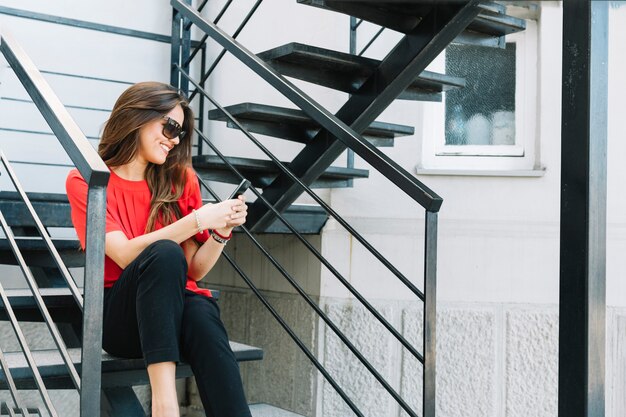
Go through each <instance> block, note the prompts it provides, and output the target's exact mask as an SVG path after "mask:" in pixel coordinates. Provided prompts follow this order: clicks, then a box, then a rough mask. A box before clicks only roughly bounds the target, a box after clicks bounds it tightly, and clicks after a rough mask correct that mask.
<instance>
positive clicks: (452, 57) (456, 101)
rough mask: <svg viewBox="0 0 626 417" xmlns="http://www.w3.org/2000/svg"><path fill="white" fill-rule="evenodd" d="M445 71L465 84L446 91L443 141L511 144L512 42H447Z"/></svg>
mask: <svg viewBox="0 0 626 417" xmlns="http://www.w3.org/2000/svg"><path fill="white" fill-rule="evenodd" d="M446 74H449V75H453V76H457V77H462V78H465V80H466V84H467V85H466V87H465V88H460V89H456V90H451V91H449V92H447V93H446V122H445V123H446V129H445V132H446V137H445V140H446V145H515V43H507V44H506V48H504V49H499V48H488V47H484V46H471V45H450V46H448V48H447V49H446Z"/></svg>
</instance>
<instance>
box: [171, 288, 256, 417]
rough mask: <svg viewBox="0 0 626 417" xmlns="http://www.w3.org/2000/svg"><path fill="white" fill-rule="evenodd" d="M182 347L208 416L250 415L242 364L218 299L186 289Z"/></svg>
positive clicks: (243, 416)
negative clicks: (225, 324)
mask: <svg viewBox="0 0 626 417" xmlns="http://www.w3.org/2000/svg"><path fill="white" fill-rule="evenodd" d="M181 350H182V355H183V358H184V360H186V361H187V362H188V363H189V365H191V369H192V370H193V374H194V376H195V378H196V383H197V384H198V391H199V393H200V399H201V400H202V405H203V406H204V410H205V412H206V415H207V416H209V417H250V409H249V408H248V404H247V402H246V398H245V395H244V392H243V385H242V382H241V376H240V375H239V365H238V364H237V360H236V359H235V355H234V354H233V351H232V350H231V349H230V345H229V343H228V335H227V334H226V329H225V328H224V325H223V323H222V321H221V319H220V312H219V308H218V306H217V303H216V302H215V300H213V299H210V298H207V297H204V296H202V295H197V294H193V293H191V292H189V291H186V292H185V307H184V312H183V325H182V339H181Z"/></svg>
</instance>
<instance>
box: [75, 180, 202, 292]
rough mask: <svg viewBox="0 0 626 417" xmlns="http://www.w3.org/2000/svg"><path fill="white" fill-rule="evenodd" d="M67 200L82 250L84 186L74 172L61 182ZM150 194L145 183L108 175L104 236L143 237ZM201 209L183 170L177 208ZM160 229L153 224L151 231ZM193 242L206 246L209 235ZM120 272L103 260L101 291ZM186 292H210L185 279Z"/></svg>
mask: <svg viewBox="0 0 626 417" xmlns="http://www.w3.org/2000/svg"><path fill="white" fill-rule="evenodd" d="M65 189H66V191H67V198H68V199H69V202H70V207H71V211H72V223H73V224H74V228H75V229H76V234H77V235H78V239H79V240H80V245H81V247H82V248H83V249H85V226H86V217H87V183H86V182H85V180H84V179H83V177H82V176H81V175H80V173H79V172H78V170H77V169H73V170H71V171H70V173H69V174H68V176H67V180H66V182H65ZM151 198H152V193H151V192H150V189H149V188H148V182H147V181H146V180H143V181H129V180H125V179H123V178H120V177H119V176H117V175H116V174H115V172H113V171H111V176H110V177H109V185H108V186H107V208H106V233H109V232H113V231H118V230H119V231H121V232H123V233H124V234H125V235H126V237H127V238H128V239H132V238H134V237H137V236H140V235H143V234H145V229H146V225H147V223H148V215H149V214H150V200H151ZM201 206H202V196H201V194H200V185H199V184H198V178H197V177H196V174H195V172H194V171H193V169H191V168H189V169H188V170H187V183H186V184H185V189H184V190H183V194H182V196H181V197H180V199H179V200H178V207H179V208H180V212H181V214H182V215H183V216H186V215H187V214H189V213H191V210H192V209H197V208H200V207H201ZM162 227H163V226H162V225H161V224H159V223H158V222H157V225H156V228H155V230H158V229H160V228H162ZM195 237H196V239H197V240H198V241H199V242H206V241H207V240H208V238H209V234H208V233H207V231H206V230H205V231H204V232H202V233H198V234H197V235H196V236H195ZM121 273H122V268H120V267H119V266H118V265H117V264H116V263H115V262H114V261H113V260H112V259H111V258H109V257H108V256H105V260H104V287H105V288H109V287H112V286H113V284H114V283H115V281H117V279H118V278H119V277H120V274H121ZM186 288H187V289H188V290H190V291H193V292H195V293H197V294H202V295H205V296H207V297H211V291H209V290H206V289H201V288H198V285H197V283H196V281H194V280H193V279H191V278H189V277H187V285H186Z"/></svg>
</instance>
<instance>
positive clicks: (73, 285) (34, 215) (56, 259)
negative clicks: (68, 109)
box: [0, 150, 83, 311]
mask: <svg viewBox="0 0 626 417" xmlns="http://www.w3.org/2000/svg"><path fill="white" fill-rule="evenodd" d="M0 161H2V165H4V168H5V169H6V170H7V173H8V174H9V179H10V180H11V182H12V183H13V186H14V187H15V190H16V191H17V192H18V194H19V195H20V197H21V199H22V201H23V202H24V205H25V206H26V208H27V210H28V212H29V213H30V215H31V217H32V218H33V221H34V222H35V226H36V227H37V230H38V231H39V234H40V235H41V237H42V239H43V240H44V242H45V244H46V247H47V248H48V251H50V253H51V254H52V257H53V258H54V262H55V263H56V264H57V267H58V268H59V270H60V271H61V275H63V278H65V282H66V283H67V285H68V287H69V289H70V292H71V293H72V296H73V297H74V300H76V303H77V304H78V307H79V308H80V311H83V296H82V295H81V294H80V292H79V290H78V287H77V286H76V282H74V279H73V278H72V276H71V275H70V271H69V270H68V269H67V267H66V266H65V264H64V263H63V260H61V255H59V252H58V251H57V249H56V248H55V247H54V244H53V243H52V239H51V238H50V234H49V233H48V231H47V230H46V228H45V227H44V225H43V223H41V220H40V219H39V216H37V213H36V212H35V208H34V207H33V205H32V204H31V202H30V199H29V198H28V196H27V195H26V192H24V188H23V187H22V185H21V184H20V182H19V180H18V179H17V175H15V172H14V171H13V168H11V164H10V163H9V161H8V160H7V158H6V156H5V155H4V152H2V151H1V150H0Z"/></svg>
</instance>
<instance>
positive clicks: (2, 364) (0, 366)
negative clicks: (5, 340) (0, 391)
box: [0, 284, 28, 416]
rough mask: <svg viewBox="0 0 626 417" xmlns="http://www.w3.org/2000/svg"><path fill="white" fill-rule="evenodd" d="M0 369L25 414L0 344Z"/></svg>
mask: <svg viewBox="0 0 626 417" xmlns="http://www.w3.org/2000/svg"><path fill="white" fill-rule="evenodd" d="M0 285H1V284H0ZM0 291H2V289H1V288H0ZM0 371H2V373H3V374H4V378H5V379H6V381H7V385H8V386H9V392H10V394H11V398H12V399H13V403H14V404H15V406H16V407H17V408H19V409H20V411H21V413H22V415H24V416H27V415H28V410H27V408H26V407H24V406H23V405H22V399H21V398H20V394H19V392H18V391H17V386H16V385H15V381H14V380H13V375H11V370H10V369H9V364H8V363H7V361H6V358H5V357H4V352H3V351H2V346H0ZM9 410H11V407H9ZM2 412H3V410H1V409H0V413H2ZM9 414H10V415H15V414H11V412H10V411H9Z"/></svg>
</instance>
